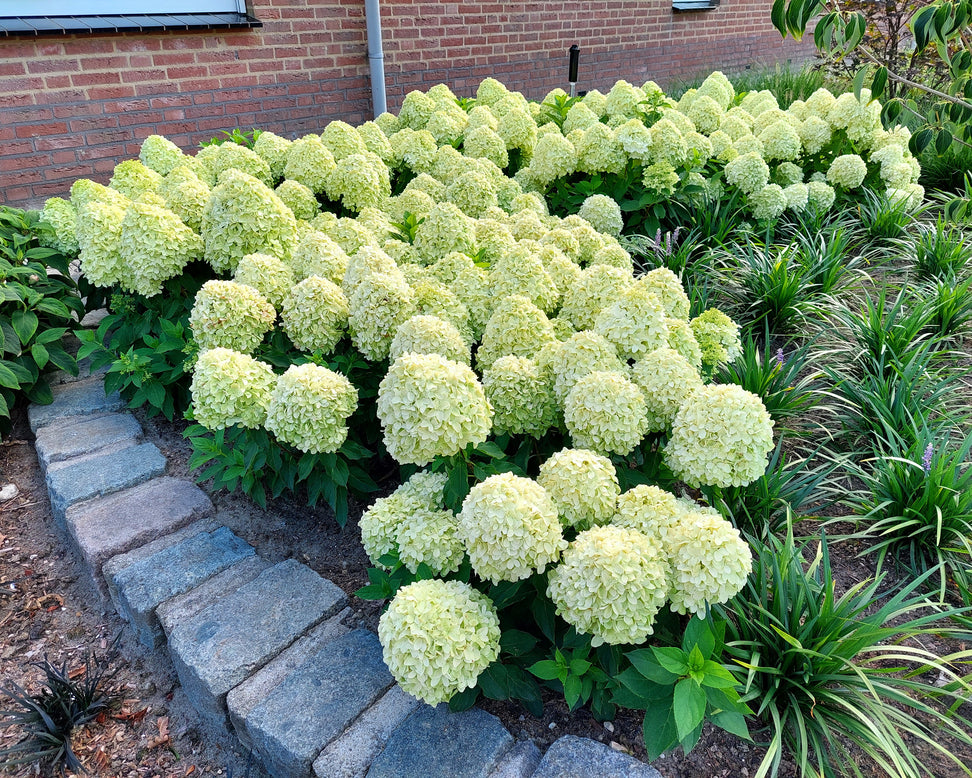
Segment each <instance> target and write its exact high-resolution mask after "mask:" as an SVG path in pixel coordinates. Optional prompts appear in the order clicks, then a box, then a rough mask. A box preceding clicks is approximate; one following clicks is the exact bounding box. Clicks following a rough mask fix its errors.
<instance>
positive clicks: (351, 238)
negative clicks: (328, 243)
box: [311, 214, 381, 257]
mask: <svg viewBox="0 0 972 778" xmlns="http://www.w3.org/2000/svg"><path fill="white" fill-rule="evenodd" d="M322 215H323V214H322ZM321 222H322V220H321V217H320V216H318V217H317V218H316V219H314V221H313V222H312V223H311V224H312V226H314V227H315V229H321V227H318V226H317V225H318V224H321V226H322V227H325V228H324V229H323V230H322V231H323V232H324V233H325V234H326V235H327V236H328V237H329V238H330V239H331V240H333V241H334V242H335V243H337V244H338V245H339V246H340V247H341V248H342V249H344V252H345V253H346V254H347V255H348V256H349V257H350V256H354V254H356V253H357V252H358V251H360V250H361V249H363V248H365V247H366V246H367V247H370V248H374V249H379V248H381V242H380V241H379V240H378V238H376V237H375V235H374V233H372V232H371V230H369V229H368V228H367V227H366V226H365V225H364V224H363V223H362V222H360V221H358V220H357V219H348V218H341V219H336V220H335V221H333V222H331V223H330V224H328V225H326V226H325V225H323V224H322V223H321Z"/></svg>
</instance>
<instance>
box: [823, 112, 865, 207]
mask: <svg viewBox="0 0 972 778" xmlns="http://www.w3.org/2000/svg"><path fill="white" fill-rule="evenodd" d="M852 96H853V95H852ZM865 176H867V163H865V162H864V160H863V159H861V158H860V157H859V156H858V155H857V154H843V155H841V156H839V157H837V158H836V159H834V161H833V162H831V163H830V167H829V168H827V182H828V183H829V184H831V185H832V186H840V187H843V188H844V189H857V187H859V186H860V185H861V184H862V183H864V178H865Z"/></svg>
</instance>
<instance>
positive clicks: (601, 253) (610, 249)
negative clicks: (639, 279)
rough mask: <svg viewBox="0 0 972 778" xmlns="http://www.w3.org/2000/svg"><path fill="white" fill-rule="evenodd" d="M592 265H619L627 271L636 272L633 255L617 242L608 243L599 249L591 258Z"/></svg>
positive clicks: (618, 266)
mask: <svg viewBox="0 0 972 778" xmlns="http://www.w3.org/2000/svg"><path fill="white" fill-rule="evenodd" d="M591 264H592V265H609V266H610V267H617V268H620V269H621V270H623V271H624V272H625V273H634V260H633V259H632V258H631V255H630V254H629V253H628V252H627V251H625V250H624V249H623V248H621V246H620V245H619V244H617V243H607V244H605V245H604V247H603V248H601V249H598V250H597V252H596V253H595V254H594V257H593V258H592V259H591Z"/></svg>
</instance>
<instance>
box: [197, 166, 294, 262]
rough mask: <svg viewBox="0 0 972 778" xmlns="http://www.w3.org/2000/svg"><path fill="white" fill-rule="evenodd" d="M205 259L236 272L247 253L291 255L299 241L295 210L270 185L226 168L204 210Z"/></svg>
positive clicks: (285, 256)
mask: <svg viewBox="0 0 972 778" xmlns="http://www.w3.org/2000/svg"><path fill="white" fill-rule="evenodd" d="M201 235H202V237H203V240H204V241H205V242H206V255H205V258H206V261H207V262H209V264H210V265H212V266H213V269H215V270H216V271H217V272H220V273H225V272H233V271H234V270H235V269H236V265H237V263H238V262H239V261H240V259H241V258H242V257H244V256H246V255H247V254H253V253H257V252H259V253H263V254H272V255H273V256H275V257H280V258H281V259H283V260H287V259H289V258H290V255H291V252H292V251H293V248H294V245H295V244H296V243H297V220H296V219H295V218H294V214H293V212H292V211H291V210H290V209H289V208H288V207H287V206H286V205H284V203H283V201H282V200H281V199H280V198H279V197H277V195H275V194H274V193H273V190H271V189H270V188H269V187H267V186H266V185H265V184H263V183H262V182H260V181H259V180H257V179H256V178H254V177H253V176H250V175H247V174H246V173H243V172H240V171H239V170H227V171H226V172H225V173H223V175H222V176H221V177H220V181H219V185H218V186H217V187H216V188H215V189H213V192H212V195H210V198H209V202H208V203H207V204H206V210H205V212H204V213H203V218H202V226H201Z"/></svg>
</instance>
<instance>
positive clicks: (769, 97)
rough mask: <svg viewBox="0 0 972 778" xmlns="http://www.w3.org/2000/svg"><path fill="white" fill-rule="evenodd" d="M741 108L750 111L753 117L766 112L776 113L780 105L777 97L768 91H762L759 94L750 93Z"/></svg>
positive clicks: (743, 100)
mask: <svg viewBox="0 0 972 778" xmlns="http://www.w3.org/2000/svg"><path fill="white" fill-rule="evenodd" d="M740 107H741V108H742V109H743V110H745V111H749V113H751V114H752V115H753V116H759V115H760V114H761V113H763V112H764V111H775V110H777V109H779V107H780V104H779V103H778V102H776V95H774V94H773V93H772V92H770V91H769V90H768V89H761V90H760V91H758V92H749V93H748V94H747V95H746V96H745V97H744V98H743V99H742V102H741V103H740Z"/></svg>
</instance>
